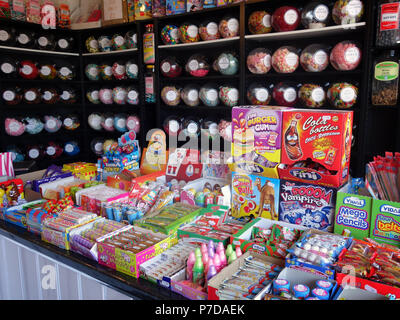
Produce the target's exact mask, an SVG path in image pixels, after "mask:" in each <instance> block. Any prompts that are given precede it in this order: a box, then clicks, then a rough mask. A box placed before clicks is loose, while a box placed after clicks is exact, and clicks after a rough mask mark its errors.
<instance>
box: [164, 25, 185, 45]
mask: <svg viewBox="0 0 400 320" xmlns="http://www.w3.org/2000/svg"><path fill="white" fill-rule="evenodd" d="M161 40H162V42H163V43H164V44H165V45H169V44H177V43H179V42H180V40H179V28H178V27H177V26H174V25H171V24H167V25H166V26H165V27H164V28H162V30H161Z"/></svg>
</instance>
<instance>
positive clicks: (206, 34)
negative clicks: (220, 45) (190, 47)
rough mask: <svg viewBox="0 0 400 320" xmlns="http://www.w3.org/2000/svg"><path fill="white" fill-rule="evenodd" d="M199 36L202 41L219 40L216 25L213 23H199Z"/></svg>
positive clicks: (219, 36)
mask: <svg viewBox="0 0 400 320" xmlns="http://www.w3.org/2000/svg"><path fill="white" fill-rule="evenodd" d="M199 34H200V38H201V40H203V41H209V40H218V39H220V38H221V35H220V33H219V30H218V23H217V22H214V21H203V22H202V23H200V25H199Z"/></svg>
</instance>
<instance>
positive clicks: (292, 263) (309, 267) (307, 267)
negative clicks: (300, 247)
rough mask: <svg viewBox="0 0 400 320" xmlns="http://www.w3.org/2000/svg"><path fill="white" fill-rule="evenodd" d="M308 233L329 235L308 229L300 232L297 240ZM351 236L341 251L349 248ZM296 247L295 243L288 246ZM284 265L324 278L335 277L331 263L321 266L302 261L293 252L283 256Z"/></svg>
mask: <svg viewBox="0 0 400 320" xmlns="http://www.w3.org/2000/svg"><path fill="white" fill-rule="evenodd" d="M310 234H321V235H329V234H330V233H327V232H323V231H320V230H315V229H309V230H307V231H306V232H304V233H303V234H302V236H301V237H300V239H299V240H298V242H301V241H302V240H303V238H304V237H306V236H307V235H310ZM351 241H352V240H351V238H347V240H346V243H345V248H344V249H343V250H342V252H343V251H344V250H345V249H346V248H349V247H350V245H351ZM295 247H296V244H294V245H293V246H292V248H290V249H291V250H293V249H294V248H295ZM285 265H286V267H288V268H292V269H296V270H301V271H304V272H309V273H313V274H316V275H318V276H320V277H324V278H326V279H334V278H335V269H334V267H333V265H327V266H321V265H313V264H311V263H310V262H307V261H304V260H303V259H299V258H298V257H296V256H294V255H293V254H291V253H289V254H288V255H287V256H286V258H285Z"/></svg>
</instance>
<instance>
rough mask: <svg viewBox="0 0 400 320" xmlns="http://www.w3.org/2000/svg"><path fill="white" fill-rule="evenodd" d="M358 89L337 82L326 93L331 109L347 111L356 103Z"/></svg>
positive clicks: (349, 84) (345, 83) (348, 84)
mask: <svg viewBox="0 0 400 320" xmlns="http://www.w3.org/2000/svg"><path fill="white" fill-rule="evenodd" d="M357 96H358V88H357V87H356V86H354V85H352V84H351V83H347V82H339V83H334V84H332V85H331V86H330V87H329V89H328V92H327V98H328V101H329V103H330V104H331V106H332V107H335V108H339V109H348V108H351V107H353V106H354V105H355V104H356V103H357Z"/></svg>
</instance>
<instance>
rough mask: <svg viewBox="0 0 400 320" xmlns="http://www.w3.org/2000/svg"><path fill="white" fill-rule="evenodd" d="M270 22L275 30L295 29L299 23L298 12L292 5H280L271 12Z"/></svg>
mask: <svg viewBox="0 0 400 320" xmlns="http://www.w3.org/2000/svg"><path fill="white" fill-rule="evenodd" d="M271 22H272V27H273V28H274V30H275V31H277V32H283V31H293V30H296V29H297V27H298V26H299V24H300V12H299V10H298V9H297V8H295V7H292V6H283V7H280V8H278V9H276V10H275V12H274V13H273V15H272V18H271Z"/></svg>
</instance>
